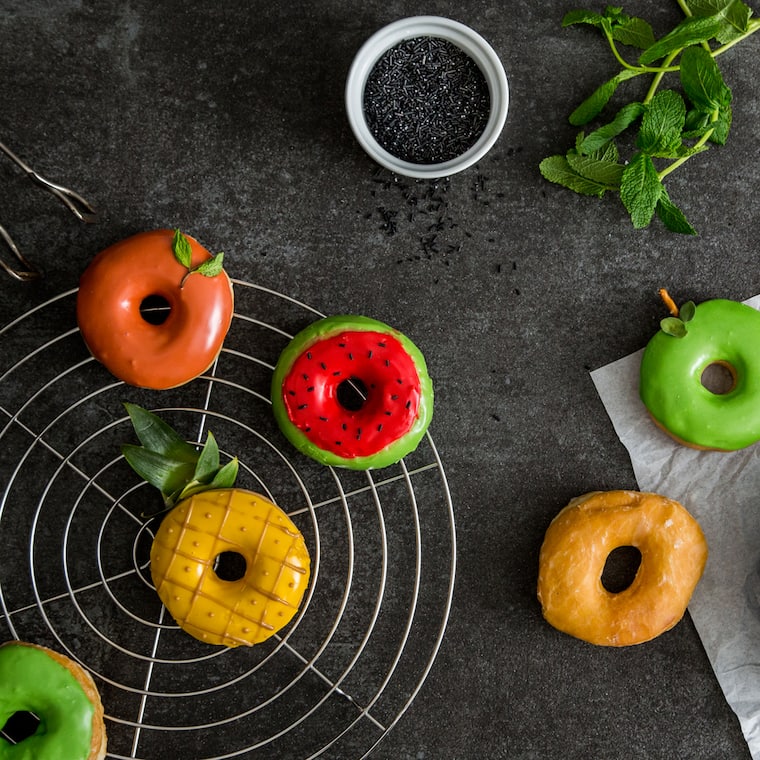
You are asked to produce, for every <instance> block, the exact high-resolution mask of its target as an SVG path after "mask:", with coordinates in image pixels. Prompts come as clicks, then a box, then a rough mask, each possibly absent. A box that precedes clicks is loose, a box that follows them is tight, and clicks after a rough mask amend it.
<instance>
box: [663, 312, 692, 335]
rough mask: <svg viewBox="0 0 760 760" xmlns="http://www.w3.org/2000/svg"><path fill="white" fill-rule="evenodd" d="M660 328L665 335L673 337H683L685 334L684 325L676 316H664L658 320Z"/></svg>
mask: <svg viewBox="0 0 760 760" xmlns="http://www.w3.org/2000/svg"><path fill="white" fill-rule="evenodd" d="M660 328H661V329H662V331H663V332H664V333H665V334H666V335H670V336H672V337H673V338H683V337H684V336H685V335H686V325H685V324H684V323H683V321H682V320H680V319H679V318H678V317H665V319H661V320H660Z"/></svg>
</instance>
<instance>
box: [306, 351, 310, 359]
mask: <svg viewBox="0 0 760 760" xmlns="http://www.w3.org/2000/svg"><path fill="white" fill-rule="evenodd" d="M306 358H307V359H308V360H309V361H311V351H307V352H306Z"/></svg>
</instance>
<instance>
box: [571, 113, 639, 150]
mask: <svg viewBox="0 0 760 760" xmlns="http://www.w3.org/2000/svg"><path fill="white" fill-rule="evenodd" d="M645 110H646V107H645V106H644V105H643V104H642V103H638V102H633V103H627V104H626V105H624V106H623V107H622V108H621V109H620V110H619V111H618V112H617V114H615V118H614V119H613V120H612V121H611V122H609V124H605V125H604V126H603V127H599V129H595V130H594V131H593V132H590V133H589V134H588V135H586V137H585V138H584V140H583V142H582V143H581V145H580V147H579V148H578V152H579V153H583V154H584V155H589V154H591V153H593V152H595V151H597V150H600V149H601V148H603V147H604V146H605V145H606V144H607V143H609V141H610V140H613V139H614V138H615V137H617V136H618V135H619V134H621V133H622V132H624V131H625V130H626V129H628V127H630V126H631V124H633V122H635V121H636V119H638V118H639V116H641V114H642V113H644V111H645Z"/></svg>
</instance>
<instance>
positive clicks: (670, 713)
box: [0, 0, 760, 760]
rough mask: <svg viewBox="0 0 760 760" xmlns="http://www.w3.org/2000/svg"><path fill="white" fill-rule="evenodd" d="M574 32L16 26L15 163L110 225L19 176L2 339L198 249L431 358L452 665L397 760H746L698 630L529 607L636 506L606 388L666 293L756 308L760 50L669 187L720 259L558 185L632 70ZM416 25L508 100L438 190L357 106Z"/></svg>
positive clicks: (24, 14) (493, 18)
mask: <svg viewBox="0 0 760 760" xmlns="http://www.w3.org/2000/svg"><path fill="white" fill-rule="evenodd" d="M575 6H576V4H575V3H572V2H567V1H566V0H563V1H562V2H560V3H535V2H526V1H525V0H509V1H508V2H487V1H486V0H477V2H475V1H473V2H465V3H456V2H451V1H447V0H433V2H429V3H419V2H414V1H412V0H403V1H402V0H390V1H389V2H379V1H378V0H363V1H362V2H348V1H347V0H320V2H316V3H304V2H299V1H296V2H289V3H272V2H258V1H257V0H254V1H253V2H247V1H245V0H242V1H240V0H230V1H228V2H224V3H218V2H209V1H192V2H175V1H174V0H169V1H165V2H148V1H147V0H131V1H130V2H126V3H121V2H105V1H100V2H93V1H91V0H60V1H59V2H55V3H51V2H46V1H44V0H17V1H14V0H0V39H1V40H2V44H0V71H2V77H0V102H2V109H1V110H0V139H2V140H3V141H5V142H6V143H7V144H9V145H10V146H11V147H13V148H14V150H16V152H17V153H19V155H21V156H22V157H23V158H25V159H27V160H28V161H29V162H30V163H31V164H32V165H33V166H34V167H35V168H36V169H37V170H38V171H39V172H41V173H42V174H44V175H45V176H47V177H49V178H51V179H54V180H56V181H58V182H61V183H63V184H68V185H70V186H72V187H74V188H76V189H77V190H78V191H79V192H81V193H82V194H83V195H84V196H85V197H86V198H88V199H90V200H91V201H92V202H93V203H94V204H95V205H96V206H97V208H98V210H99V217H98V221H97V223H96V224H95V225H91V226H85V225H83V224H80V223H79V222H77V220H75V219H74V217H73V216H71V215H70V214H69V213H68V212H67V211H66V210H65V209H64V208H63V206H61V205H60V204H59V203H58V202H57V201H56V200H55V199H53V198H51V197H49V196H48V195H46V194H45V193H44V192H43V191H42V190H40V189H39V188H37V187H35V186H34V185H32V184H31V183H29V181H28V180H27V179H26V178H24V177H23V176H22V175H21V173H20V172H19V171H18V170H17V169H15V167H14V166H13V165H12V164H11V163H10V162H9V161H7V160H4V159H3V160H0V207H1V208H2V213H1V215H0V223H2V224H3V225H4V226H5V227H6V228H7V229H8V231H9V232H10V233H11V234H12V235H13V237H14V239H15V240H16V242H17V244H18V245H19V246H20V247H21V249H22V250H23V251H24V252H25V253H26V254H27V256H28V257H29V258H30V259H32V260H33V261H34V262H36V263H37V264H39V265H40V266H41V267H43V268H44V270H45V272H46V276H45V278H44V280H43V281H41V282H40V283H38V284H34V285H19V284H17V283H15V282H12V281H11V280H10V279H6V280H5V281H4V282H2V299H0V322H1V323H3V324H4V323H7V322H8V321H9V320H11V319H12V318H14V317H15V316H17V315H18V314H20V313H22V312H23V311H25V310H26V309H28V308H30V307H32V306H33V305H35V304H38V303H41V302H42V301H44V300H45V299H46V298H47V297H49V296H52V295H55V294H58V293H60V292H62V291H64V290H67V289H69V288H73V287H75V286H76V284H77V281H78V277H79V275H80V273H81V272H82V270H83V269H84V267H85V266H86V265H87V263H88V262H89V260H90V259H91V258H92V257H93V256H94V255H95V253H97V252H98V251H99V250H101V249H102V248H104V247H105V246H107V245H108V244H110V243H112V242H115V241H117V240H119V239H121V238H123V237H126V236H128V235H130V234H133V233H135V232H138V231H142V230H145V229H152V228H155V227H175V226H179V227H181V228H182V229H183V230H186V231H188V232H190V233H191V234H193V235H194V236H195V237H197V238H198V239H199V240H201V241H202V242H203V243H204V244H206V245H207V246H208V247H209V248H211V249H214V250H223V251H225V253H226V256H227V262H228V263H227V266H228V270H229V272H230V273H231V274H232V275H233V276H234V277H236V278H240V279H243V280H248V281H251V282H255V283H258V284H260V285H263V286H266V287H268V288H272V289H273V290H275V291H278V292H280V293H284V294H288V295H290V296H292V297H294V298H296V299H298V300H300V301H303V302H304V303H307V304H310V305H311V306H313V307H314V308H316V309H318V310H319V311H322V312H324V313H328V314H332V313H342V312H346V313H350V312H355V313H362V314H366V315H369V316H373V317H375V318H378V319H381V320H383V321H386V322H389V323H391V324H393V325H394V326H396V327H398V328H399V329H401V330H402V331H403V332H405V333H406V334H408V335H409V336H410V337H412V338H413V340H414V341H415V342H416V343H417V344H418V345H419V346H420V347H421V348H422V350H423V351H424V353H425V356H426V359H427V362H428V365H429V367H430V369H431V374H432V375H433V377H434V381H435V384H436V393H437V396H436V412H435V419H434V421H433V424H432V427H431V433H432V435H433V437H434V439H435V442H436V444H437V446H438V449H439V452H440V455H441V457H442V460H443V462H444V466H445V469H446V473H447V475H448V478H449V483H450V487H451V492H452V497H453V501H454V509H455V515H456V525H457V532H458V573H457V582H456V588H455V593H454V601H453V608H452V612H451V617H450V622H449V626H448V631H447V635H446V638H445V640H444V642H443V645H442V648H441V651H440V654H439V657H438V658H437V660H436V662H435V665H434V667H433V669H432V671H431V673H430V676H429V677H428V679H427V680H426V682H425V684H424V686H423V687H422V689H421V691H420V693H419V696H418V697H417V699H416V700H415V701H414V703H413V704H412V706H411V707H410V709H409V710H408V711H407V713H406V714H405V715H404V716H403V717H402V719H401V720H400V722H399V724H398V725H397V726H396V727H395V728H394V729H393V730H392V731H391V732H390V734H389V735H388V737H387V738H386V739H385V740H384V741H383V742H382V743H381V745H380V747H379V748H378V749H377V751H376V753H375V755H374V756H376V757H378V758H394V759H397V758H398V759H400V758H403V759H405V760H406V759H408V760H433V759H435V760H449V759H451V760H454V759H455V758H456V759H458V760H459V759H462V758H474V757H483V758H494V759H495V758H510V759H512V760H514V759H517V758H520V759H522V760H528V759H532V758H535V759H538V758H540V759H541V760H550V759H554V758H563V759H565V760H573V759H576V758H577V759H579V760H580V758H588V757H596V758H621V759H622V758H692V759H695V760H696V759H697V758H705V759H706V758H723V759H728V758H731V759H734V758H736V759H737V760H738V759H739V758H747V757H748V756H749V754H748V752H747V749H746V745H745V743H744V741H743V738H742V736H741V733H740V730H739V726H738V723H737V721H736V719H735V717H734V716H733V713H732V712H731V710H730V709H729V707H728V706H727V704H726V702H725V699H724V697H723V694H722V692H721V690H720V688H719V687H718V684H717V682H716V680H715V678H714V676H713V673H712V671H711V668H710V664H709V662H708V660H707V658H706V656H705V654H704V651H703V649H702V646H701V644H700V641H699V637H698V635H697V633H696V631H695V629H694V627H693V625H692V623H691V621H690V619H689V618H688V615H687V617H686V618H684V620H683V621H682V622H681V623H680V624H679V625H677V626H676V627H675V628H674V629H673V630H671V631H670V632H668V633H667V634H665V635H663V636H661V637H660V638H658V639H657V640H655V641H653V642H651V643H648V644H645V645H642V646H639V647H634V648H630V649H624V650H608V649H603V648H595V647H592V646H590V645H586V644H584V643H582V642H579V641H576V640H574V639H572V638H570V637H567V636H564V635H562V634H560V633H558V632H556V631H554V630H553V629H551V628H550V627H549V626H548V625H547V624H545V623H544V622H543V620H542V617H541V612H540V608H539V606H538V603H537V601H536V598H535V583H536V572H537V558H538V550H539V547H540V544H541V540H542V536H543V533H544V531H545V529H546V526H547V525H548V523H549V521H550V520H551V519H552V517H553V516H554V515H555V514H556V512H558V511H559V509H560V508H561V507H562V506H564V504H565V503H566V502H567V501H568V499H569V498H571V497H573V496H575V495H577V494H579V493H583V492H586V491H589V490H595V489H611V488H633V487H635V485H636V484H635V480H634V477H633V474H632V470H631V467H630V463H629V460H628V457H627V454H626V451H625V450H624V448H623V447H622V445H621V444H620V443H619V441H618V440H617V438H616V436H615V433H614V431H613V429H612V426H611V424H610V422H609V420H608V418H607V416H606V414H605V411H604V408H603V407H602V405H601V402H600V401H599V398H598V397H597V395H596V392H595V390H594V387H593V384H592V382H591V380H590V377H589V370H592V369H595V368H597V367H600V366H602V365H604V364H606V363H608V362H610V361H613V360H615V359H617V358H619V357H622V356H624V355H626V354H628V353H630V352H632V351H635V350H637V349H639V348H640V347H642V346H643V345H644V344H645V342H646V341H647V340H648V338H649V336H650V335H651V334H652V332H653V330H654V329H655V328H656V324H657V321H658V320H659V318H660V316H662V315H661V308H660V306H659V303H658V298H657V288H659V287H661V286H666V287H668V288H669V289H670V291H671V293H672V294H673V296H674V297H675V299H676V300H677V301H683V300H687V299H689V298H691V299H694V300H697V301H699V300H703V299H705V298H709V297H726V298H733V299H744V298H747V297H749V296H751V295H754V294H755V293H757V292H758V290H760V277H759V276H758V274H757V268H756V266H755V265H754V264H755V259H756V255H755V254H756V229H755V216H756V215H755V213H754V198H755V196H756V194H757V191H758V189H760V163H758V160H757V147H756V140H755V138H756V124H757V117H758V113H759V112H760V92H758V88H757V84H756V83H757V77H756V61H757V56H758V52H759V50H760V49H759V48H758V45H760V38H758V39H752V40H750V41H749V42H747V43H744V44H742V45H740V46H738V47H736V48H735V49H734V50H732V51H731V52H730V53H729V54H727V55H726V56H725V58H724V59H723V63H722V66H723V70H724V74H725V77H726V79H727V81H728V83H729V84H730V86H731V87H732V89H733V91H734V104H735V112H734V122H733V129H732V133H731V135H730V138H729V141H728V144H727V145H726V146H725V147H722V148H719V149H714V150H710V151H709V152H707V153H706V154H705V155H702V156H699V157H698V158H696V159H694V160H693V161H692V162H690V163H689V164H688V165H687V166H686V167H684V168H683V169H682V170H680V171H679V172H677V173H675V174H674V175H672V177H671V179H670V181H669V184H668V187H669V192H670V195H671V197H672V198H674V199H675V200H676V201H677V202H678V203H679V204H680V205H681V206H682V208H683V209H684V210H685V212H686V213H687V216H688V217H689V218H690V219H691V220H692V221H693V222H694V223H695V225H696V226H697V227H698V229H699V232H700V235H699V236H698V237H695V238H690V237H689V238H687V237H681V236H676V235H673V234H671V233H668V232H667V231H665V230H664V228H663V227H662V225H660V224H658V223H654V224H653V225H652V226H651V227H650V228H648V229H646V230H643V231H634V230H633V229H632V228H631V226H630V224H629V222H628V221H627V217H626V215H625V212H624V210H623V208H622V206H621V205H620V204H619V202H618V201H617V200H616V199H614V198H609V199H605V200H603V201H601V202H600V201H597V200H595V199H589V198H581V197H578V196H575V195H574V194H572V193H570V192H569V191H565V190H563V189H560V188H558V187H556V186H554V185H550V184H549V183H547V182H546V181H544V180H543V179H542V177H541V176H540V174H539V172H538V163H539V161H540V160H541V159H542V158H544V157H545V156H547V155H550V154H552V153H555V152H564V150H565V149H566V148H567V147H568V146H569V145H570V144H571V143H572V140H573V139H574V134H575V130H574V128H572V127H571V126H570V125H569V124H568V123H567V120H566V116H567V114H568V113H569V112H570V111H571V110H572V109H573V108H574V107H575V105H576V104H577V103H578V102H579V100H580V99H582V98H583V97H585V95H586V94H588V93H589V92H590V91H591V89H593V88H594V87H596V86H597V85H598V84H599V83H601V82H602V81H604V79H605V78H607V77H608V76H610V75H611V74H612V73H613V72H614V70H615V69H614V66H613V62H612V61H611V59H610V57H609V55H608V53H607V51H606V50H605V47H604V45H603V43H602V42H601V41H600V40H599V39H598V38H597V37H596V36H595V35H594V34H593V33H592V32H591V31H586V30H580V29H565V30H563V29H562V28H561V23H560V22H561V19H562V16H563V15H564V13H565V12H566V11H567V10H569V9H571V8H573V7H575ZM626 10H628V11H629V12H630V13H632V14H637V15H642V16H645V17H647V18H649V19H650V20H651V21H652V23H653V24H654V25H655V27H656V28H658V31H664V30H665V29H666V28H669V26H670V25H672V24H673V23H675V22H676V21H677V20H678V19H679V17H680V16H679V14H680V11H679V10H678V7H677V5H676V3H675V2H662V3H654V2H644V1H643V0H638V1H637V2H631V3H630V4H629V5H628V6H626ZM418 13H433V14H438V15H445V16H450V17H452V18H456V19H458V20H460V21H462V22H464V23H466V24H469V25H470V26H472V27H474V28H475V29H476V30H478V31H479V32H481V33H482V34H483V35H484V36H485V37H486V38H487V39H488V40H489V41H490V42H491V44H492V45H493V47H494V48H495V50H496V51H497V53H498V54H499V56H500V57H501V59H502V61H503V63H504V66H505V69H506V71H507V75H508V77H509V82H510V87H511V104H510V111H509V116H508V120H507V124H506V127H505V129H504V132H503V134H502V136H501V138H500V140H499V141H498V143H497V145H496V146H495V148H494V149H493V150H492V151H491V152H490V153H489V154H488V155H487V156H486V157H485V158H484V159H483V160H482V161H481V162H480V163H479V165H477V166H476V167H473V168H472V169H470V170H467V171H465V172H464V173H462V174H458V175H455V176H453V177H451V178H450V179H449V180H443V181H440V182H438V183H427V182H414V181H412V180H405V179H401V178H397V177H394V176H392V175H390V174H388V173H386V172H385V171H384V170H381V169H379V168H378V167H376V166H375V165H374V164H373V163H372V162H371V161H370V160H369V159H368V158H367V157H366V156H365V155H364V154H363V153H362V151H361V150H360V148H359V147H358V145H357V144H356V143H355V141H354V140H353V137H352V135H351V133H350V130H349V127H348V124H347V121H346V118H345V114H344V109H343V100H342V98H343V84H344V81H345V76H346V73H347V70H348V67H349V65H350V63H351V59H352V56H353V54H354V52H355V51H356V50H357V48H358V47H359V46H360V45H361V44H362V42H363V41H364V40H365V39H366V38H367V37H368V36H369V35H370V34H371V33H372V32H374V31H375V30H376V29H377V28H379V27H380V26H382V25H384V24H386V23H388V22H390V21H392V20H395V19H397V18H400V17H402V16H408V15H415V14H418ZM410 198H414V199H415V200H416V207H415V209H416V214H414V215H412V214H410V210H411V208H412V207H411V206H410ZM389 220H390V222H392V224H389ZM433 236H434V238H433ZM3 255H5V252H3ZM6 465H8V462H7V461H6ZM4 472H7V470H6V469H5V468H4ZM716 508H719V505H716ZM4 540H6V541H7V540H8V539H7V538H4ZM171 746H172V745H171V739H170V740H169V741H168V743H167V746H166V747H165V748H163V749H164V750H165V751H166V752H171ZM156 756H158V755H156Z"/></svg>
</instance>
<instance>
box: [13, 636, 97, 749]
mask: <svg viewBox="0 0 760 760" xmlns="http://www.w3.org/2000/svg"><path fill="white" fill-rule="evenodd" d="M16 713H33V714H34V716H35V717H36V718H37V719H38V720H39V723H38V724H37V726H36V729H35V730H34V732H33V733H32V734H31V735H29V736H26V737H23V736H22V737H15V738H14V740H15V741H16V743H15V744H10V743H6V742H5V741H3V740H0V745H2V746H1V747H0V757H3V758H8V760H12V759H13V758H17V760H29V759H31V758H34V760H58V759H59V758H62V757H65V758H66V760H102V758H104V757H105V756H106V730H105V725H104V723H103V705H102V704H101V701H100V696H99V694H98V690H97V688H96V687H95V683H94V681H93V680H92V678H91V677H90V674H89V673H88V672H87V671H86V670H85V669H84V668H82V667H81V666H80V665H79V664H78V663H76V662H74V660H71V659H70V658H68V657H65V656H64V655H62V654H59V653H58V652H54V651H53V650H52V649H48V648H46V647H43V646H39V645H37V644H28V643H25V642H21V641H9V642H7V643H5V644H3V645H2V646H0V725H3V726H5V725H6V723H7V721H8V719H9V718H10V717H11V716H13V715H15V714H16Z"/></svg>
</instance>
